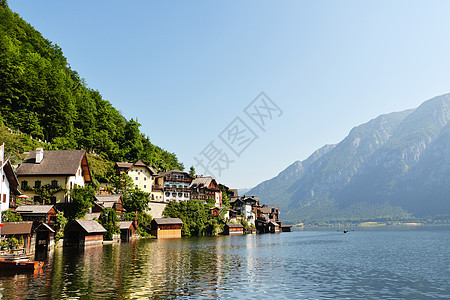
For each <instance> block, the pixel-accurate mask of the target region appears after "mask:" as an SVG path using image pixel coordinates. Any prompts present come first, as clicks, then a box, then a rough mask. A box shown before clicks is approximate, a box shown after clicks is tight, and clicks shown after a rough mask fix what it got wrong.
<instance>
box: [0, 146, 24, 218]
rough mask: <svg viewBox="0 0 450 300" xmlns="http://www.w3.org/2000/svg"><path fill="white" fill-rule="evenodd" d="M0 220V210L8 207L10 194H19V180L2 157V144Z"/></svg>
mask: <svg viewBox="0 0 450 300" xmlns="http://www.w3.org/2000/svg"><path fill="white" fill-rule="evenodd" d="M0 178H1V184H0V220H1V215H2V213H1V212H2V211H5V210H7V209H9V202H10V199H11V195H16V196H17V195H20V192H19V190H18V189H17V188H18V186H19V181H18V180H17V176H16V173H14V170H13V168H12V166H11V162H10V161H9V160H5V158H4V145H2V146H0Z"/></svg>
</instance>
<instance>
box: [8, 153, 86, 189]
mask: <svg viewBox="0 0 450 300" xmlns="http://www.w3.org/2000/svg"><path fill="white" fill-rule="evenodd" d="M35 162H36V151H31V152H30V153H29V154H28V156H27V158H26V159H25V160H24V161H23V162H22V164H21V165H20V166H19V167H18V168H17V175H18V176H39V175H76V173H77V170H78V168H79V167H80V166H81V167H82V169H83V176H84V177H85V178H84V180H85V181H86V182H90V181H91V174H90V172H89V166H88V164H87V159H86V151H84V150H55V151H52V150H46V151H44V158H43V159H42V161H41V163H39V164H37V163H35Z"/></svg>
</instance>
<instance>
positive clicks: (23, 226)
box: [1, 221, 33, 235]
mask: <svg viewBox="0 0 450 300" xmlns="http://www.w3.org/2000/svg"><path fill="white" fill-rule="evenodd" d="M3 224H4V226H3V227H2V229H1V230H2V235H14V234H30V233H31V227H32V226H33V222H31V221H29V222H5V223H3Z"/></svg>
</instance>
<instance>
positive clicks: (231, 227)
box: [223, 223, 244, 235]
mask: <svg viewBox="0 0 450 300" xmlns="http://www.w3.org/2000/svg"><path fill="white" fill-rule="evenodd" d="M223 233H224V234H225V235H243V234H244V226H242V224H236V223H228V224H226V225H225V227H224V232H223Z"/></svg>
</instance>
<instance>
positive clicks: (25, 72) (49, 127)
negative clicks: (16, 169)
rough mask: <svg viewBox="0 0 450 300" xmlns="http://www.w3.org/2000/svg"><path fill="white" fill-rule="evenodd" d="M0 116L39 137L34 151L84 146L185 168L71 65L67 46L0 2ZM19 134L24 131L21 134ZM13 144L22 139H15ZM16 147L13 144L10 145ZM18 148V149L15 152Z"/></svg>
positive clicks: (117, 157) (118, 157)
mask: <svg viewBox="0 0 450 300" xmlns="http://www.w3.org/2000/svg"><path fill="white" fill-rule="evenodd" d="M0 121H2V123H3V124H4V125H5V126H7V127H9V128H11V129H13V130H14V131H17V130H20V132H22V133H25V134H27V139H30V136H31V137H33V138H35V142H32V143H31V144H30V143H29V142H27V143H25V145H24V146H23V147H22V148H20V147H21V146H17V147H16V146H14V148H17V149H14V151H16V150H19V149H20V151H23V150H27V151H29V150H34V149H32V148H33V147H35V146H36V145H37V144H38V142H37V140H36V139H38V140H42V141H47V142H48V143H47V144H45V143H44V144H43V145H41V146H44V148H46V149H55V150H62V149H85V150H87V151H88V152H89V153H95V154H97V155H98V156H99V157H101V158H102V159H105V160H108V161H130V162H131V161H135V160H137V159H141V160H142V161H144V162H145V163H146V164H148V165H151V166H152V167H154V168H155V169H157V170H164V169H174V168H177V169H183V164H182V163H180V162H179V161H178V159H177V157H176V155H175V154H173V153H170V152H167V151H165V150H163V149H161V148H160V147H158V146H155V145H153V144H152V143H151V142H150V139H149V138H148V137H147V136H145V135H144V134H142V133H141V132H140V130H139V127H140V124H139V123H138V122H136V121H134V120H133V119H131V120H126V119H125V118H124V117H123V116H122V115H121V114H120V113H119V112H118V110H117V109H116V108H114V107H113V106H112V105H111V103H110V102H109V101H108V100H105V99H103V97H102V95H101V94H100V92H99V91H96V90H94V89H91V88H89V87H88V86H87V84H86V83H85V82H84V80H83V79H82V78H81V77H80V75H79V74H78V73H77V72H76V71H75V70H72V69H71V67H70V65H69V63H68V61H67V59H66V58H65V57H64V55H63V51H62V49H61V48H60V47H58V46H57V45H56V44H54V43H52V42H50V41H49V40H47V39H45V38H44V37H43V36H42V35H41V33H39V32H38V31H37V30H35V29H34V28H33V27H32V26H31V25H30V24H28V23H26V22H25V21H24V20H23V19H22V18H21V17H20V16H19V15H18V14H16V13H14V12H12V11H11V10H10V9H9V8H8V5H7V3H6V1H4V0H2V1H0ZM16 137H17V138H19V139H23V138H25V136H23V135H17V136H16ZM12 144H17V143H16V142H13V143H12ZM8 148H11V143H9V144H8V145H7V149H8ZM14 151H13V152H14Z"/></svg>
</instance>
